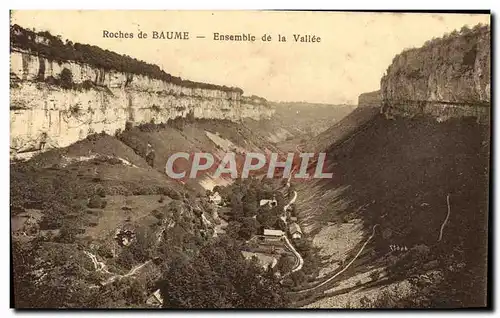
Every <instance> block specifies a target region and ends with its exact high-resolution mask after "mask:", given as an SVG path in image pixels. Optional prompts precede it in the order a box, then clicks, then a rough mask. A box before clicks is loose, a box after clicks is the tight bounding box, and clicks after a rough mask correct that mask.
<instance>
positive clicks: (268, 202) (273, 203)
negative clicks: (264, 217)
mask: <svg viewBox="0 0 500 318" xmlns="http://www.w3.org/2000/svg"><path fill="white" fill-rule="evenodd" d="M259 205H260V206H265V205H267V206H269V207H271V208H273V207H275V206H277V205H278V201H276V199H275V198H273V199H272V200H266V199H264V200H260V202H259Z"/></svg>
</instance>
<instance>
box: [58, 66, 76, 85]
mask: <svg viewBox="0 0 500 318" xmlns="http://www.w3.org/2000/svg"><path fill="white" fill-rule="evenodd" d="M60 83H61V87H63V88H66V89H70V88H72V87H73V73H71V70H69V69H67V68H63V70H62V71H61V75H60Z"/></svg>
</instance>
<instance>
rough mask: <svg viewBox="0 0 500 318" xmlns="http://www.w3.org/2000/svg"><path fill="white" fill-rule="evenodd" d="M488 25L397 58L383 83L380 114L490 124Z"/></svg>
mask: <svg viewBox="0 0 500 318" xmlns="http://www.w3.org/2000/svg"><path fill="white" fill-rule="evenodd" d="M490 46H491V42H490V27H489V26H480V25H478V26H475V27H474V28H473V29H472V30H471V29H468V28H466V27H464V28H462V30H460V32H457V31H454V32H453V33H451V34H449V35H446V36H444V37H443V38H440V39H433V40H431V41H428V42H427V43H426V44H425V45H424V46H423V47H421V48H418V49H411V50H406V51H404V52H402V53H401V54H399V55H397V56H396V57H395V58H394V59H393V62H392V64H391V65H390V66H389V68H388V69H387V72H386V75H384V77H383V78H382V80H381V83H380V87H381V98H382V103H383V105H382V112H384V113H386V114H388V113H395V114H400V115H405V116H414V115H416V114H429V115H432V116H435V117H437V118H438V120H446V119H448V118H451V117H464V116H473V117H477V118H478V121H487V120H489V110H490V83H491V82H490V78H491V76H490V66H491V63H490Z"/></svg>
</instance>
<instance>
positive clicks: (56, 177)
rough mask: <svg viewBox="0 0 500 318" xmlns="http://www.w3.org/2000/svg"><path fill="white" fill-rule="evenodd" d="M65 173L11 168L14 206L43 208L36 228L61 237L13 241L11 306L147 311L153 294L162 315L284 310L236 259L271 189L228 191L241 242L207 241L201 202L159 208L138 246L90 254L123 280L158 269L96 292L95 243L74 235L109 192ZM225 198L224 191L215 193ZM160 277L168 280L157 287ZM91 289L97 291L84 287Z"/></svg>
mask: <svg viewBox="0 0 500 318" xmlns="http://www.w3.org/2000/svg"><path fill="white" fill-rule="evenodd" d="M70 171H71V170H64V169H59V168H55V167H54V168H52V169H46V168H41V167H37V166H33V165H18V166H15V167H13V173H14V175H15V177H14V178H12V180H11V182H12V183H11V191H12V196H11V198H12V201H11V207H13V206H16V207H19V209H22V208H23V207H24V208H25V207H28V206H29V207H36V208H40V209H41V210H43V212H44V217H43V219H42V224H41V228H42V229H59V233H60V234H59V236H58V237H56V239H54V238H47V237H43V236H39V237H37V238H35V239H33V240H32V241H31V242H29V243H23V244H20V243H19V242H17V241H14V243H13V257H14V262H13V269H14V284H15V285H14V293H15V303H16V306H17V307H31V308H32V307H35V308H36V307H44V308H54V307H57V308H64V307H96V308H109V307H143V306H144V304H145V300H146V299H147V297H148V296H149V295H150V293H151V291H152V290H154V289H156V288H160V289H161V292H162V294H163V297H164V299H165V306H166V307H176V308H184V307H188V308H214V307H215V308H226V307H238V308H250V307H259V308H272V307H284V306H285V305H286V299H285V298H284V296H283V293H282V289H281V287H280V284H279V282H278V281H276V280H275V278H274V277H273V275H272V273H270V272H267V271H264V270H263V269H262V268H261V267H260V266H259V265H258V263H257V262H256V261H249V260H246V259H245V258H244V257H243V256H242V254H241V246H240V245H239V244H240V243H239V240H238V239H237V238H238V237H240V236H242V235H243V236H245V237H247V236H248V235H249V234H248V232H247V233H246V234H245V228H247V230H248V228H250V227H251V226H254V225H255V224H254V225H251V224H249V222H250V221H254V222H256V221H255V220H254V219H253V218H251V217H250V216H251V215H254V213H257V211H258V209H259V207H258V199H260V198H266V199H267V198H270V197H272V194H273V191H272V187H271V186H270V185H267V184H266V185H260V183H259V182H257V181H256V180H248V181H244V182H237V184H236V185H235V186H234V187H231V190H229V189H227V191H228V192H230V193H231V194H232V193H233V189H234V192H235V195H234V196H233V197H234V198H233V199H232V200H233V201H234V202H237V203H239V205H236V206H235V208H234V213H235V222H236V224H237V225H238V226H239V225H241V226H240V227H238V228H236V229H237V233H236V234H237V237H234V236H231V235H226V236H222V237H219V238H217V239H212V235H211V234H212V233H209V232H208V231H209V229H207V228H206V227H205V225H204V224H203V222H202V221H201V218H200V215H199V213H201V212H200V211H199V210H200V208H201V209H203V208H204V205H203V204H199V202H198V201H199V200H202V198H194V197H187V196H183V197H178V198H177V199H178V200H175V199H174V200H172V201H170V202H169V203H168V204H166V205H164V206H163V207H160V208H158V209H157V210H155V211H154V213H152V216H153V217H154V218H156V219H157V222H156V223H154V224H149V225H141V226H139V225H135V226H134V228H135V229H134V232H135V234H136V239H135V240H134V242H133V244H131V245H130V246H126V247H123V248H120V249H117V250H114V251H113V252H111V250H109V247H108V246H107V245H106V246H101V248H99V249H97V251H96V250H94V252H93V253H94V254H96V255H97V256H98V258H99V259H100V260H102V261H104V262H105V263H106V264H107V266H108V269H109V270H110V271H111V272H114V273H121V274H124V273H126V272H128V271H129V270H130V269H131V268H132V267H133V266H136V265H138V264H141V263H144V262H146V261H148V260H151V259H154V260H155V262H154V263H155V264H156V265H155V266H156V267H152V269H150V268H149V267H146V268H145V269H144V273H142V272H141V276H140V277H139V278H130V279H123V280H119V281H116V282H114V283H111V284H108V285H106V286H99V285H100V284H99V283H100V282H102V281H103V280H104V279H105V278H107V276H105V275H104V274H102V273H99V272H97V271H96V270H95V269H94V266H93V264H92V262H91V261H90V258H88V257H87V256H86V255H85V254H83V252H82V250H90V251H92V249H91V248H90V247H89V244H88V243H90V242H92V243H93V244H96V242H95V240H94V239H92V238H88V239H87V238H78V236H77V235H76V234H79V232H78V229H81V227H82V226H81V225H82V224H81V221H82V218H83V217H85V216H87V214H88V213H87V212H88V211H92V212H95V209H91V208H89V207H88V204H89V203H90V205H91V206H92V207H94V206H96V207H101V206H102V204H101V203H102V201H103V200H105V197H106V189H104V188H103V187H102V186H99V184H97V185H96V184H95V183H90V184H86V183H84V182H82V181H81V180H79V179H78V178H74V177H73V175H72V174H71V172H70ZM225 190H226V189H225V188H224V189H220V191H221V192H224V191H225ZM242 194H243V195H242ZM88 198H91V199H92V200H90V201H89V200H88ZM94 201H95V202H94ZM250 203H251V204H250ZM250 205H251V206H250ZM266 213H270V211H267V212H266ZM236 220H237V221H236ZM166 224H173V226H171V227H168V230H167V231H164V232H163V237H162V240H161V241H160V242H159V241H157V236H156V234H157V233H158V230H159V227H160V226H165V225H166ZM132 226H133V225H132ZM231 226H232V225H230V226H229V227H231ZM98 244H99V243H98ZM106 247H108V249H106ZM150 271H151V279H149V278H148V281H147V282H146V283H145V282H144V281H143V278H142V276H143V274H144V275H146V274H147V275H149V273H150ZM161 273H163V275H161ZM44 274H45V275H44ZM153 274H154V275H153ZM158 274H160V276H158ZM41 276H43V278H40V277H41ZM161 276H163V278H164V279H162V280H160V281H158V277H161ZM90 285H95V286H96V288H89V286H90Z"/></svg>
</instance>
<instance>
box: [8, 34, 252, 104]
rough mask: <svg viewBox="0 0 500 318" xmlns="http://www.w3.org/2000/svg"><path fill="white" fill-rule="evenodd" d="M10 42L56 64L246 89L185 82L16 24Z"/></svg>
mask: <svg viewBox="0 0 500 318" xmlns="http://www.w3.org/2000/svg"><path fill="white" fill-rule="evenodd" d="M37 36H38V37H40V38H43V39H45V40H46V42H45V43H43V42H42V41H38V42H37V41H35V39H36V38H37ZM10 41H11V47H18V48H21V49H25V50H29V51H31V52H35V53H37V54H39V55H42V56H44V57H46V58H48V59H51V60H54V61H59V62H63V61H75V62H78V63H85V64H89V65H93V66H95V67H98V68H102V69H105V70H115V71H118V72H123V73H131V74H137V75H144V76H148V77H151V78H155V79H159V80H162V81H165V82H168V83H173V84H176V85H180V86H184V87H189V88H203V89H214V90H222V91H227V92H238V93H240V94H243V90H242V89H241V88H238V87H228V86H225V85H222V86H221V85H214V84H209V83H200V82H193V81H189V80H183V79H182V78H180V77H176V76H172V75H171V74H168V73H166V72H165V71H163V70H162V69H160V67H158V65H154V64H150V63H147V62H144V61H140V60H137V59H136V58H133V57H130V56H128V55H120V54H118V53H115V52H112V51H109V50H103V49H101V48H100V47H98V46H95V45H88V44H80V43H73V42H71V41H69V40H67V41H66V42H63V40H62V38H61V37H60V36H54V35H52V34H50V33H49V32H48V31H42V32H35V31H31V30H28V29H24V28H22V27H21V26H19V25H17V24H14V25H12V26H11V28H10Z"/></svg>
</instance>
